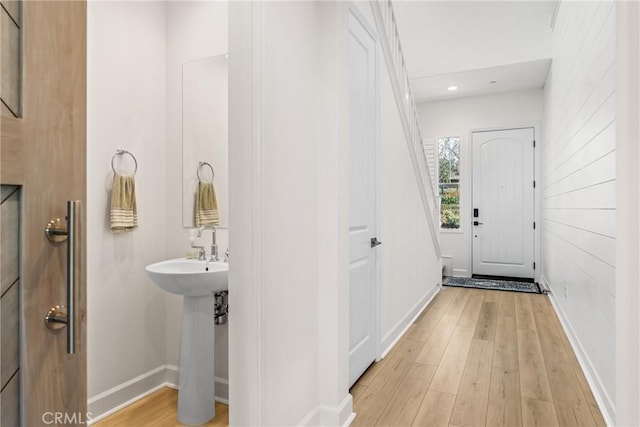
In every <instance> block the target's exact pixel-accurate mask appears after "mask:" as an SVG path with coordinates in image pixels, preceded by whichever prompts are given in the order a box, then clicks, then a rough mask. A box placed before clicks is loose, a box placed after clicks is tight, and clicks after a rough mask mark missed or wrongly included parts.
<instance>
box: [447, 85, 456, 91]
mask: <svg viewBox="0 0 640 427" xmlns="http://www.w3.org/2000/svg"><path fill="white" fill-rule="evenodd" d="M447 90H450V91H454V90H458V86H449V87H448V88H447Z"/></svg>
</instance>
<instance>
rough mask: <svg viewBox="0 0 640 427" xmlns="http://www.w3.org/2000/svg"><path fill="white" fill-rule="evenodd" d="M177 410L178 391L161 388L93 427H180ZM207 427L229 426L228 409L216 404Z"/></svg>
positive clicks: (225, 406)
mask: <svg viewBox="0 0 640 427" xmlns="http://www.w3.org/2000/svg"><path fill="white" fill-rule="evenodd" d="M177 408H178V391H177V390H174V389H172V388H168V387H167V388H163V389H161V390H159V391H157V392H155V393H153V394H150V395H149V396H147V397H145V398H144V399H140V400H138V401H137V402H135V403H134V404H132V405H130V406H127V407H126V408H124V409H122V410H120V411H118V412H116V413H115V414H113V415H110V416H109V417H107V418H105V419H103V420H101V421H98V422H97V423H95V424H94V426H95V427H146V426H153V427H174V426H181V425H182V424H180V423H178V421H177V419H176V411H177ZM205 425H206V426H209V427H226V426H228V425H229V407H228V406H227V405H224V404H222V403H218V402H216V416H215V418H214V419H213V420H211V421H209V423H207V424H205Z"/></svg>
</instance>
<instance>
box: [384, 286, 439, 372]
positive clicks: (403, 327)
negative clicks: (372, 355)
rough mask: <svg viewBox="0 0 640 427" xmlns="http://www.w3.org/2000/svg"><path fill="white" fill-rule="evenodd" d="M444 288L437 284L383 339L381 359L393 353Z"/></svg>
mask: <svg viewBox="0 0 640 427" xmlns="http://www.w3.org/2000/svg"><path fill="white" fill-rule="evenodd" d="M440 289H442V287H441V286H440V283H437V284H436V285H435V286H434V287H433V288H431V289H430V290H429V292H427V294H426V295H425V296H424V297H422V298H421V299H420V300H419V301H418V302H417V303H416V304H415V305H414V306H413V307H411V310H409V312H408V313H407V314H406V315H405V316H404V317H403V318H402V319H400V321H399V322H398V323H396V325H395V326H394V327H393V329H391V331H390V332H389V333H388V334H387V335H385V336H384V337H383V338H382V343H381V346H380V347H381V348H383V349H384V350H383V351H382V353H381V354H380V359H384V358H385V357H386V355H387V354H388V353H389V352H390V351H391V349H392V348H393V347H394V346H395V345H396V343H397V342H398V341H399V340H400V338H402V337H403V336H404V334H405V333H406V332H407V330H408V329H409V327H410V326H411V325H412V324H413V322H415V321H416V319H417V318H418V316H420V314H421V313H422V312H423V311H424V309H425V308H427V305H429V303H430V302H431V300H433V298H434V297H435V296H436V295H437V294H438V292H440Z"/></svg>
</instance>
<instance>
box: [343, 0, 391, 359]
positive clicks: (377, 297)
mask: <svg viewBox="0 0 640 427" xmlns="http://www.w3.org/2000/svg"><path fill="white" fill-rule="evenodd" d="M349 13H350V14H351V15H353V17H354V18H355V19H356V20H357V21H358V22H359V23H360V25H362V28H364V30H365V31H366V32H367V34H369V35H370V36H371V39H372V40H373V43H374V45H375V50H374V53H373V55H374V59H373V62H374V70H373V74H374V76H375V85H374V86H375V90H374V95H373V96H374V102H375V108H374V113H373V116H374V121H375V126H374V135H373V144H374V147H373V150H374V156H373V157H374V165H373V167H374V168H375V173H374V175H375V181H374V184H373V185H374V190H373V191H374V192H375V197H376V201H375V215H376V223H375V225H374V230H375V232H376V237H378V240H380V241H381V242H383V244H382V246H384V235H383V229H382V226H381V224H382V203H381V200H380V199H381V197H380V195H381V191H380V189H381V179H380V163H381V161H380V53H379V52H380V37H379V36H378V32H377V31H376V29H375V28H374V26H373V25H372V24H371V23H370V22H369V20H368V19H367V18H366V17H365V16H364V13H363V12H362V11H361V10H360V8H359V7H358V6H357V5H356V4H355V3H354V2H349ZM348 25H349V24H348V21H347V31H349V28H348ZM347 125H348V123H347ZM346 185H347V188H346V190H348V189H349V182H348V181H347V182H346ZM348 226H349V225H348V224H347V227H348ZM347 231H348V230H347ZM382 246H381V247H380V248H379V249H378V250H376V251H375V252H374V259H375V263H376V265H375V274H374V280H375V283H374V293H373V298H374V329H373V338H374V340H375V346H374V348H375V357H376V358H375V361H376V362H379V361H380V360H381V359H382V342H381V337H382V325H381V323H382V320H381V317H382V316H381V314H382V259H383V255H382V250H383V247H382ZM347 256H348V251H347ZM350 314H351V313H349V315H350ZM347 318H349V317H347ZM347 357H348V354H347ZM347 366H349V360H347Z"/></svg>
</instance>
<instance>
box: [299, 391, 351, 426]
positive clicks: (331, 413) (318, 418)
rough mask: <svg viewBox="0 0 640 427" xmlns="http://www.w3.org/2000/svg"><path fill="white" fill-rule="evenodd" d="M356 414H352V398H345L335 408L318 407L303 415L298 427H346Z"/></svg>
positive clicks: (349, 396)
mask: <svg viewBox="0 0 640 427" xmlns="http://www.w3.org/2000/svg"><path fill="white" fill-rule="evenodd" d="M355 417H356V414H355V413H354V412H353V397H352V396H351V394H349V393H347V396H346V397H345V398H344V399H343V400H342V402H340V404H339V405H337V406H327V405H318V406H316V407H315V408H313V409H312V410H311V411H309V413H308V414H307V415H305V416H304V417H303V418H302V420H300V422H298V423H297V424H296V425H298V426H341V427H348V426H349V425H351V423H352V422H353V420H354V418H355Z"/></svg>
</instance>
